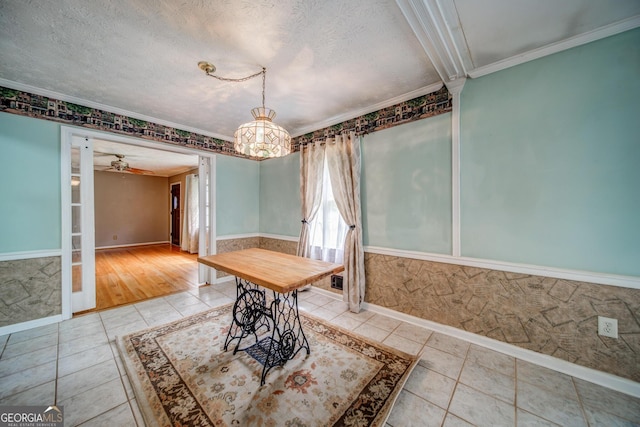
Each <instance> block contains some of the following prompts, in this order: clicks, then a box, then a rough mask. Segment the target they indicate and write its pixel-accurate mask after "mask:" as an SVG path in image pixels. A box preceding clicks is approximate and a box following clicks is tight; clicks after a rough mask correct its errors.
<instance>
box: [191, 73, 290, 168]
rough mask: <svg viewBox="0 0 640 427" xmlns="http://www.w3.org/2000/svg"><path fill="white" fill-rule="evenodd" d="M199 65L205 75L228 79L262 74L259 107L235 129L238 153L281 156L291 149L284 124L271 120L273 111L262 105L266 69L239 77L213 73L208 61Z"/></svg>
mask: <svg viewBox="0 0 640 427" xmlns="http://www.w3.org/2000/svg"><path fill="white" fill-rule="evenodd" d="M198 67H200V69H201V70H203V71H204V72H205V73H206V74H207V76H209V77H214V78H216V79H218V80H222V81H227V82H244V81H246V80H249V79H252V78H254V77H258V76H259V75H262V107H256V108H254V109H252V110H251V114H252V115H253V118H254V120H253V121H251V122H248V123H244V124H242V125H240V127H239V128H238V130H236V132H235V133H234V135H233V136H234V139H235V141H234V144H233V146H234V148H235V150H236V151H237V152H238V153H241V154H244V155H246V156H249V157H261V158H270V157H281V156H286V155H287V154H289V153H291V136H290V135H289V132H287V131H286V130H285V129H284V128H283V127H281V126H278V125H277V124H275V123H274V122H273V118H274V117H275V116H276V112H275V111H273V110H271V109H269V108H267V107H265V105H264V100H265V96H264V93H265V81H266V75H267V69H266V68H264V67H263V68H262V71H260V72H258V73H255V74H252V75H250V76H247V77H243V78H240V79H229V78H226V77H220V76H215V75H214V74H213V73H215V71H216V67H215V66H214V65H213V64H210V63H208V62H204V61H201V62H198Z"/></svg>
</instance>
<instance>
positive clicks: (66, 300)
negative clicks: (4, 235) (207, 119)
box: [60, 125, 216, 319]
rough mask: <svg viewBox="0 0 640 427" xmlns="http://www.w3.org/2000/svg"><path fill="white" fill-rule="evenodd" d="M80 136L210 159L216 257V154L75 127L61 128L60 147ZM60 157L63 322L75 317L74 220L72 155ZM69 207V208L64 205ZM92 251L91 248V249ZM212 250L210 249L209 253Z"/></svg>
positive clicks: (63, 153) (211, 222) (213, 237)
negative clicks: (71, 216) (73, 278)
mask: <svg viewBox="0 0 640 427" xmlns="http://www.w3.org/2000/svg"><path fill="white" fill-rule="evenodd" d="M74 135H75V136H79V137H83V138H87V139H88V140H92V139H102V140H108V141H113V142H118V143H122V144H129V145H137V146H140V147H147V148H151V149H157V150H164V151H171V152H174V153H182V154H191V155H197V156H200V157H201V158H208V159H209V177H210V182H209V193H210V195H209V197H210V199H209V200H210V201H211V208H210V209H209V213H210V218H209V224H211V227H209V234H210V237H209V238H210V240H209V241H210V242H213V245H210V246H212V247H213V250H214V253H215V241H216V239H215V237H216V235H215V232H216V227H215V224H216V215H215V211H216V209H215V175H216V170H215V165H216V162H215V159H216V154H215V153H209V152H206V151H202V150H198V149H195V148H188V147H181V146H178V145H174V144H168V143H163V142H158V141H148V140H144V139H140V138H134V137H129V136H123V135H118V134H114V133H109V132H104V131H97V130H91V129H86V128H80V127H75V126H64V125H63V126H61V127H60V138H61V146H62V147H64V146H65V144H70V143H71V138H72V137H73V136H74ZM61 151H62V152H61V156H60V161H61V166H62V171H61V187H62V188H61V193H62V196H61V202H62V228H61V231H62V272H61V276H62V284H61V286H62V317H63V319H69V318H71V316H72V314H73V313H72V311H73V308H72V299H71V294H72V289H71V286H72V284H71V242H70V236H71V229H70V224H71V218H70V215H71V213H70V212H68V213H65V206H70V203H71V181H70V176H69V173H68V169H64V168H65V165H70V164H71V158H70V155H69V152H68V151H69V150H61ZM91 187H92V188H91V200H93V186H91ZM65 203H66V204H65ZM91 209H92V213H93V203H91ZM66 240H69V242H66ZM88 249H89V248H88ZM91 249H92V250H94V251H95V242H94V244H93V248H91ZM210 250H211V249H209V251H210Z"/></svg>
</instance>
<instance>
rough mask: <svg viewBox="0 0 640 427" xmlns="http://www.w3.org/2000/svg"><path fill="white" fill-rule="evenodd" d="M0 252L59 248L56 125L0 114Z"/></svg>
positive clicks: (57, 138)
mask: <svg viewBox="0 0 640 427" xmlns="http://www.w3.org/2000/svg"><path fill="white" fill-rule="evenodd" d="M0 153H2V159H3V161H2V167H1V168H0V181H1V182H2V184H1V185H0V253H7V252H21V251H38V250H48V249H60V247H61V246H60V245H61V243H60V242H61V240H60V236H61V224H60V223H61V218H60V125H58V124H56V123H52V122H48V121H46V120H38V119H33V118H30V117H22V116H17V115H13V114H8V113H0Z"/></svg>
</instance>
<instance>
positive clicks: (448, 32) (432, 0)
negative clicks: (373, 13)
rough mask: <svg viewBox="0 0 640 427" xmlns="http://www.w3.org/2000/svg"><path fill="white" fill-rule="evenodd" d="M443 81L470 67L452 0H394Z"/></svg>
mask: <svg viewBox="0 0 640 427" xmlns="http://www.w3.org/2000/svg"><path fill="white" fill-rule="evenodd" d="M396 3H397V4H398V6H399V7H400V10H401V11H402V13H403V14H404V17H405V18H406V20H407V22H408V23H409V25H410V26H411V29H412V30H413V32H414V34H415V35H416V37H417V38H418V41H419V42H420V44H421V45H422V48H423V49H424V51H425V53H426V54H427V56H428V57H429V59H430V60H431V62H432V63H433V66H434V67H435V69H436V71H437V72H438V75H439V76H440V78H441V79H442V81H443V82H444V84H445V85H447V87H448V82H452V81H455V80H456V79H459V78H464V77H467V73H468V71H469V70H471V69H473V63H472V61H471V55H470V54H469V49H468V47H467V44H466V42H465V39H464V34H463V32H462V28H461V26H460V20H459V18H458V13H457V11H456V8H455V5H454V4H453V0H396Z"/></svg>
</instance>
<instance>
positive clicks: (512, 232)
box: [461, 29, 640, 276]
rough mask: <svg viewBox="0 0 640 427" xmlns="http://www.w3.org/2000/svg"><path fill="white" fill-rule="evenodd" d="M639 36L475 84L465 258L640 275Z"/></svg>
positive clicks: (468, 133) (466, 165)
mask: <svg viewBox="0 0 640 427" xmlns="http://www.w3.org/2000/svg"><path fill="white" fill-rule="evenodd" d="M638 46H640V29H637V30H633V31H629V32H626V33H623V34H620V35H617V36H613V37H610V38H607V39H603V40H600V41H597V42H594V43H591V44H588V45H584V46H580V47H577V48H574V49H571V50H568V51H565V52H561V53H559V54H556V55H552V56H549V57H545V58H542V59H539V60H536V61H532V62H529V63H526V64H523V65H520V66H517V67H513V68H510V69H508V70H504V71H502V72H498V73H494V74H491V75H488V76H485V77H482V78H479V79H475V80H469V81H467V84H466V85H465V87H464V90H463V92H462V104H461V105H462V115H461V144H462V145H461V156H462V157H461V186H462V188H461V210H462V217H461V228H462V235H461V239H462V254H463V255H464V256H469V257H477V258H487V259H494V260H504V261H512V262H518V263H526V264H534V265H543V266H552V267H561V268H568V269H578V270H586V271H595V272H603V273H613V274H623V275H636V276H638V275H640V221H639V218H640V79H639V78H638V77H639V76H640V49H638Z"/></svg>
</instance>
